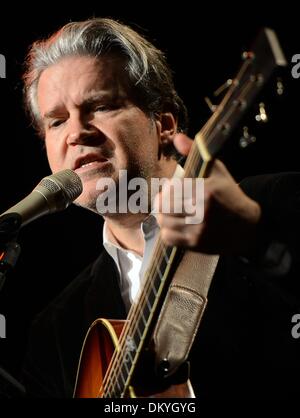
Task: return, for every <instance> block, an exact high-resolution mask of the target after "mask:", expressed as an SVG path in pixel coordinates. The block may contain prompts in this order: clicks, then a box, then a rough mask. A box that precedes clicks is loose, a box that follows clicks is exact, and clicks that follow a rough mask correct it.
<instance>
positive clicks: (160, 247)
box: [127, 154, 199, 371]
mask: <svg viewBox="0 0 300 418" xmlns="http://www.w3.org/2000/svg"><path fill="white" fill-rule="evenodd" d="M190 155H191V154H190ZM197 158H198V159H199V157H198V155H197V154H194V159H197ZM158 249H159V250H160V253H162V252H163V253H164V256H165V254H166V250H165V248H164V247H162V246H161V245H159V246H158ZM162 250H163V251H162ZM145 298H146V299H147V293H146V289H145V291H144V295H143V298H142V299H145ZM140 311H142V309H140ZM135 314H136V313H134V312H133V314H132V315H129V316H130V318H131V316H132V317H134V316H135ZM129 316H128V320H129ZM128 328H129V327H128ZM127 371H128V370H127Z"/></svg>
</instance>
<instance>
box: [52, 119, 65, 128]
mask: <svg viewBox="0 0 300 418" xmlns="http://www.w3.org/2000/svg"><path fill="white" fill-rule="evenodd" d="M63 122H64V119H54V120H52V121H50V122H49V128H57V127H58V126H60V125H61V124H62V123H63Z"/></svg>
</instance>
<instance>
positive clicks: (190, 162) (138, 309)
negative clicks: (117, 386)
mask: <svg viewBox="0 0 300 418" xmlns="http://www.w3.org/2000/svg"><path fill="white" fill-rule="evenodd" d="M242 72H244V71H242V70H241V71H240V73H239V74H241V73H242ZM233 87H235V86H233ZM230 90H232V89H229V91H228V94H227V97H225V98H224V99H225V100H224V99H223V101H222V102H221V104H220V110H219V112H217V110H218V109H217V110H216V111H215V112H214V114H213V115H212V117H211V118H210V119H209V121H208V122H207V123H206V124H205V125H204V127H203V128H202V130H201V131H199V133H202V135H203V136H204V137H205V136H207V132H209V130H210V128H211V126H212V125H213V122H214V119H216V118H217V116H218V114H221V113H222V110H223V108H224V101H228V98H230V97H231V92H230ZM234 90H235V88H233V91H234ZM225 104H226V103H225ZM233 110H234V109H233ZM233 110H232V111H233ZM229 111H230V109H229ZM217 113H218V114H217ZM212 128H213V129H214V128H215V127H214V126H212ZM209 143H210V141H209V140H208V141H207V144H209ZM190 155H191V156H192V157H191V159H190V160H188V159H187V163H186V166H185V170H186V172H187V171H188V169H189V165H190V166H191V167H193V166H194V163H195V161H196V160H197V159H198V163H199V162H200V159H201V156H200V157H199V153H198V154H197V153H196V152H194V153H192V154H190ZM155 253H160V254H162V253H163V256H165V255H166V247H163V246H162V245H161V243H158V245H157V247H156V251H155ZM161 260H162V258H161V257H160V262H161ZM158 264H160V263H158ZM156 266H157V263H154V268H156ZM159 271H160V270H159ZM160 273H161V272H160ZM152 275H153V271H152ZM150 276H151V274H149V275H148V277H150ZM147 282H148V283H149V282H150V285H151V284H152V281H151V280H148V281H147V280H146V281H145V287H144V288H143V289H142V294H141V297H140V300H139V303H138V304H135V305H133V306H135V309H133V310H130V311H129V314H128V318H127V321H128V322H127V324H128V326H127V327H126V326H124V327H123V329H124V332H122V333H121V336H120V351H118V352H117V353H120V354H119V357H121V352H122V350H121V347H122V348H123V346H124V342H125V341H126V340H125V336H124V334H125V331H126V334H127V335H128V333H129V331H130V328H132V326H131V327H130V325H131V322H132V319H133V318H135V317H136V316H137V313H138V314H139V316H140V312H142V311H144V309H142V308H141V306H142V307H143V306H145V304H143V303H140V302H144V301H145V299H146V300H147V299H148V294H147V290H149V285H148V286H147V284H148V283H147ZM145 325H146V324H145ZM133 328H134V327H133ZM135 328H136V327H135ZM139 333H140V332H139ZM122 334H123V335H122ZM121 337H123V338H122V340H121ZM115 353H116V351H115ZM117 353H116V354H117ZM115 357H117V356H115ZM120 360H122V359H120ZM113 361H114V360H113V358H112V361H111V363H112V362H113ZM117 361H118V360H117V359H115V362H117ZM115 370H116V369H115ZM109 377H111V376H109V375H107V379H108V378H109ZM115 377H116V378H117V377H118V376H117V375H116V373H115ZM107 379H104V380H107ZM104 380H103V387H104V386H105V381H104Z"/></svg>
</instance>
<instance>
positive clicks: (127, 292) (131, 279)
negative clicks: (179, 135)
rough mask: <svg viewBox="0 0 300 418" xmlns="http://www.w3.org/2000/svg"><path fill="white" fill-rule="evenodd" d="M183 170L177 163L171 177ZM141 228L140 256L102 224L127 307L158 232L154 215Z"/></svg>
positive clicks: (176, 175)
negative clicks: (141, 252) (142, 251)
mask: <svg viewBox="0 0 300 418" xmlns="http://www.w3.org/2000/svg"><path fill="white" fill-rule="evenodd" d="M183 172H184V170H183V168H182V167H181V166H180V165H179V164H177V167H176V170H175V172H174V175H173V177H182V174H183ZM141 230H142V233H143V237H144V240H145V246H144V248H145V250H144V256H143V257H141V256H140V255H139V254H137V253H136V252H135V251H129V250H126V249H125V248H123V247H121V246H120V244H119V243H118V242H117V241H116V240H115V238H114V236H113V235H112V233H111V232H110V230H109V228H108V227H107V223H106V222H104V225H103V246H104V248H105V249H106V251H107V252H108V254H109V255H110V256H111V257H112V258H113V260H114V262H115V263H116V266H117V268H118V271H119V274H120V289H121V295H122V298H123V301H124V304H125V307H126V309H127V312H128V311H129V309H130V306H131V304H132V303H133V302H134V301H136V300H137V298H138V293H139V290H140V288H141V280H142V278H143V276H144V273H145V271H146V269H147V266H148V264H149V262H150V260H151V253H152V249H153V247H154V243H155V241H156V238H157V236H158V234H159V226H158V223H157V221H156V218H155V216H154V215H151V214H150V215H149V216H148V217H147V218H146V219H145V220H144V221H143V222H142V223H141Z"/></svg>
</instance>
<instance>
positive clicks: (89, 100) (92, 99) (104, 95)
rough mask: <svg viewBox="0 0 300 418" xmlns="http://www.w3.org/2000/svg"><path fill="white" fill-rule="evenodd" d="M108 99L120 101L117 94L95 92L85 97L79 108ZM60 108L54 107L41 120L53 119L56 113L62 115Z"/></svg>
mask: <svg viewBox="0 0 300 418" xmlns="http://www.w3.org/2000/svg"><path fill="white" fill-rule="evenodd" d="M107 98H110V99H112V100H118V99H120V96H119V95H117V94H112V93H111V92H109V93H108V92H103V93H100V92H97V93H93V94H91V95H90V96H89V97H87V98H86V99H84V100H83V102H82V103H81V106H82V105H83V106H89V105H92V104H94V103H97V102H98V101H100V100H103V99H107ZM61 109H62V107H61V106H55V107H54V108H53V109H51V110H49V112H46V113H45V114H44V116H43V117H42V120H43V121H44V120H46V119H51V118H53V117H57V114H58V113H62V112H61Z"/></svg>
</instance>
